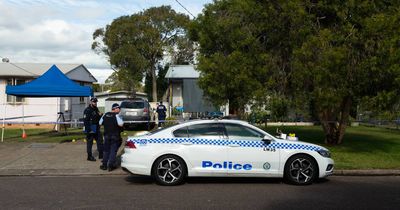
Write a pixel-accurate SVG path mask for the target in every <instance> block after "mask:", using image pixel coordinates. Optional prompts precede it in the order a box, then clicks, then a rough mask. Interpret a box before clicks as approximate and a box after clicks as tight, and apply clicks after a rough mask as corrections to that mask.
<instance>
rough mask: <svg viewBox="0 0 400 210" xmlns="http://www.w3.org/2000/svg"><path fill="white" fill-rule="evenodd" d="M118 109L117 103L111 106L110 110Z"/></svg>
mask: <svg viewBox="0 0 400 210" xmlns="http://www.w3.org/2000/svg"><path fill="white" fill-rule="evenodd" d="M119 108H120V107H119V104H117V103H115V104H113V105H112V107H111V109H113V110H114V109H119Z"/></svg>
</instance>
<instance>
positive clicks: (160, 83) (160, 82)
mask: <svg viewBox="0 0 400 210" xmlns="http://www.w3.org/2000/svg"><path fill="white" fill-rule="evenodd" d="M168 69H169V65H168V64H167V65H166V66H164V67H163V66H161V65H159V66H158V67H157V71H158V74H157V87H158V88H157V96H158V98H157V100H153V96H152V94H151V93H152V77H151V75H149V74H146V78H145V86H144V91H145V93H147V95H148V99H149V101H161V100H162V97H163V94H164V93H165V91H166V90H167V89H168V80H167V79H166V78H165V75H166V74H167V72H168Z"/></svg>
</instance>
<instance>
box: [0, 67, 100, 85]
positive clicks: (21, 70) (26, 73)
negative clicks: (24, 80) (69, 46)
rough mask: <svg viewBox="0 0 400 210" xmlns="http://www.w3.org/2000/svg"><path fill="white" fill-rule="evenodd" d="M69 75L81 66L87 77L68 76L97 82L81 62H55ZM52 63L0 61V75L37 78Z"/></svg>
mask: <svg viewBox="0 0 400 210" xmlns="http://www.w3.org/2000/svg"><path fill="white" fill-rule="evenodd" d="M55 65H57V67H58V68H59V69H60V71H61V72H62V73H64V74H65V75H66V76H67V77H69V75H68V74H69V73H72V72H73V71H74V70H77V69H79V68H80V67H82V68H83V69H84V70H85V71H87V73H88V74H89V77H87V78H84V79H83V77H82V78H80V79H76V78H70V79H73V80H77V81H83V82H97V80H96V78H95V77H94V76H93V75H92V74H91V73H90V72H89V71H88V70H87V68H86V67H85V66H84V65H83V64H55ZM52 66H53V64H50V63H0V77H33V78H37V77H39V76H41V75H42V74H44V73H45V72H46V71H47V70H48V69H50V68H51V67H52Z"/></svg>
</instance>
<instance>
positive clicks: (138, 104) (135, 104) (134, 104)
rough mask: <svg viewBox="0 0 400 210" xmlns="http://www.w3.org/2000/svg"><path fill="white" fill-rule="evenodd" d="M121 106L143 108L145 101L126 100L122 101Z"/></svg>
mask: <svg viewBox="0 0 400 210" xmlns="http://www.w3.org/2000/svg"><path fill="white" fill-rule="evenodd" d="M121 108H128V109H143V108H144V102H143V101H133V102H130V101H124V102H122V103H121Z"/></svg>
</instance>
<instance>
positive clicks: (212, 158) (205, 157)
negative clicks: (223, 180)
mask: <svg viewBox="0 0 400 210" xmlns="http://www.w3.org/2000/svg"><path fill="white" fill-rule="evenodd" d="M186 128H187V132H188V141H184V142H183V143H182V144H183V146H184V153H185V157H187V158H186V159H188V161H189V163H188V171H189V175H190V176H221V175H226V173H227V171H226V168H224V165H223V162H224V160H226V159H227V154H226V150H227V146H226V145H224V140H226V135H225V132H224V131H225V130H224V126H223V124H221V123H202V124H195V125H189V126H187V127H186ZM183 129H184V128H183ZM177 131H178V130H176V131H175V132H174V135H175V136H176V133H177Z"/></svg>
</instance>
